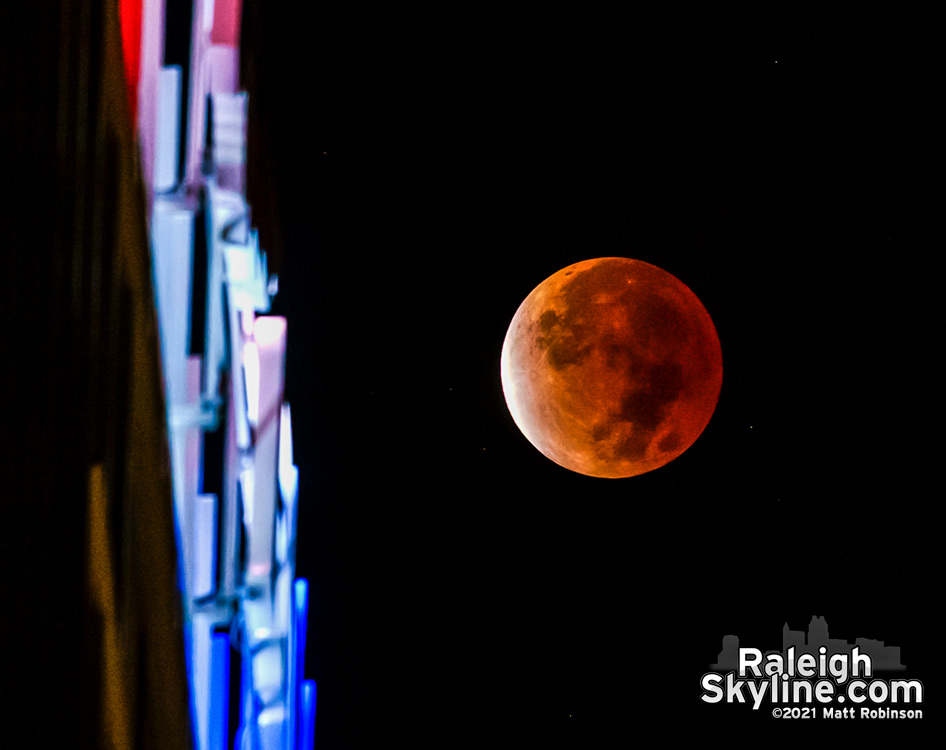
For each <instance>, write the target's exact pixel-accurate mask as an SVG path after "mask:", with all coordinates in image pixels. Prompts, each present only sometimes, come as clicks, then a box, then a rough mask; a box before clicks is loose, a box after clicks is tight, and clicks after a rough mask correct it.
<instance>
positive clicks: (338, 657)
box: [250, 4, 944, 750]
mask: <svg viewBox="0 0 946 750" xmlns="http://www.w3.org/2000/svg"><path fill="white" fill-rule="evenodd" d="M307 12H308V13H310V15H305V14H306V13H307ZM300 13H301V14H300ZM574 13H575V12H574V11H572V12H571V13H565V12H564V11H560V12H558V14H554V13H552V12H550V11H548V10H545V11H543V12H541V13H537V14H526V13H514V14H510V13H509V12H508V11H502V12H500V11H496V12H488V11H485V10H481V9H478V8H474V7H471V8H469V9H467V10H464V9H459V8H450V9H444V8H442V9H440V11H438V13H435V14H426V13H419V12H418V13H416V14H415V15H409V14H406V13H403V12H402V11H401V10H398V11H391V10H389V11H381V12H380V14H379V12H378V11H376V10H374V9H371V10H370V11H369V9H368V8H362V9H351V10H349V11H341V10H337V9H336V10H328V11H326V10H319V11H301V12H300V11H299V9H298V8H297V7H290V6H281V5H279V4H268V5H267V6H266V8H265V10H264V17H263V19H262V24H263V26H264V29H265V34H264V38H265V40H266V47H265V50H264V51H265V52H266V54H264V55H262V57H261V61H260V66H261V69H260V70H261V78H262V80H263V81H264V85H265V86H268V87H269V88H268V91H269V93H268V94H266V96H268V97H270V98H269V100H268V101H269V106H268V108H267V112H266V116H267V117H268V118H269V119H268V122H269V126H270V127H271V128H272V131H271V132H272V137H273V141H274V145H273V152H272V153H273V157H272V158H273V163H272V164H268V165H253V164H251V165H250V169H251V170H252V169H269V170H271V171H272V172H273V174H274V175H275V184H276V185H277V192H278V203H279V207H280V211H281V217H282V221H281V226H282V231H283V249H282V256H283V257H282V262H281V264H280V293H279V297H278V298H277V301H276V312H277V313H279V314H285V315H287V316H288V319H289V343H288V365H287V367H288V376H287V377H288V382H287V398H288V400H289V401H290V403H291V405H292V409H293V427H294V431H295V435H294V437H295V441H296V448H295V450H296V461H297V463H298V464H299V467H300V471H301V480H300V482H301V484H300V502H301V511H300V513H301V516H300V523H301V525H300V529H299V537H298V542H299V551H298V564H299V571H300V574H302V575H304V576H306V577H307V578H308V579H309V580H310V583H311V590H310V591H311V604H310V631H309V633H310V635H309V651H308V654H307V672H308V676H313V677H315V679H316V680H317V681H318V684H319V706H318V718H317V743H318V746H319V747H320V748H322V749H323V750H325V748H356V747H378V746H381V745H380V744H378V743H380V742H382V741H385V740H386V741H390V742H395V741H396V742H398V744H399V745H401V744H403V745H404V746H405V747H406V746H410V747H417V748H419V747H438V748H449V747H456V746H459V745H461V744H462V743H463V742H464V741H467V740H469V741H471V742H473V743H474V744H477V745H478V746H480V747H543V748H550V747H552V748H555V747H562V748H572V747H574V748H588V747H609V746H611V745H609V744H606V743H605V742H604V740H608V741H612V742H613V743H614V745H613V746H615V747H617V746H626V745H627V743H629V742H631V741H633V740H635V739H638V738H639V736H640V733H641V732H643V731H644V730H645V729H647V730H649V729H651V728H654V727H657V728H662V729H663V730H664V731H666V732H669V733H670V736H676V735H678V734H682V733H686V734H688V733H689V732H691V731H697V732H703V731H713V730H716V729H725V731H727V732H729V733H731V732H732V731H733V730H735V731H737V732H748V731H752V732H757V733H759V734H757V735H755V736H758V737H759V738H761V739H764V738H766V737H769V736H772V737H774V736H776V735H778V736H783V737H784V736H786V735H787V736H793V735H796V734H797V735H798V737H799V738H811V737H815V736H819V735H821V734H822V733H823V732H824V730H825V729H826V727H824V726H823V725H821V724H818V725H816V724H815V723H814V722H812V723H809V724H807V725H803V723H802V722H795V723H791V722H785V721H782V722H779V721H777V720H776V719H774V718H773V717H772V716H771V713H770V710H768V709H767V706H769V704H767V703H766V704H764V705H763V708H762V709H760V711H758V712H754V711H752V710H751V708H750V707H749V706H726V705H717V706H708V705H704V704H703V703H702V702H701V701H700V700H699V696H700V694H701V692H702V691H701V689H700V685H699V681H700V677H701V676H702V674H703V673H704V672H706V671H707V665H708V664H710V663H711V662H714V661H715V660H716V656H717V654H718V652H719V650H720V647H721V641H722V637H723V636H724V635H726V634H736V635H738V636H739V637H740V640H741V641H742V644H743V645H748V646H755V647H758V648H760V649H763V650H765V649H770V648H772V649H775V648H780V647H781V629H782V625H783V623H785V622H786V621H787V622H788V623H789V625H790V626H791V627H792V628H793V629H796V630H805V629H807V626H808V622H809V620H810V619H811V617H812V616H813V615H823V616H824V617H825V618H826V619H827V622H828V624H829V627H830V630H831V635H832V637H838V638H845V639H847V640H850V641H853V640H854V638H856V637H869V638H875V639H880V640H884V641H886V642H887V643H888V644H890V645H899V646H900V647H901V648H902V659H903V663H904V664H906V665H907V667H908V671H907V672H906V674H907V675H908V676H910V677H915V678H920V679H923V680H924V684H925V685H926V686H927V690H928V691H929V694H928V698H927V702H926V705H925V706H924V708H925V709H927V719H925V721H926V722H927V728H929V724H930V723H931V722H932V721H933V720H934V716H933V715H934V714H938V713H939V711H938V710H937V702H938V699H937V697H936V693H938V692H940V690H941V687H942V686H941V685H940V684H939V683H938V680H937V678H936V676H935V675H934V674H932V669H933V667H932V664H933V659H934V654H933V648H934V646H935V644H936V641H934V640H933V636H934V635H935V631H936V627H935V624H934V622H933V621H932V614H931V613H932V611H933V599H934V597H937V595H938V594H939V593H940V585H939V584H940V579H939V577H938V576H937V577H936V578H935V579H934V577H933V574H932V560H933V551H932V550H933V548H934V545H936V546H938V543H939V540H940V537H941V531H942V530H941V527H940V526H939V525H934V524H933V523H932V521H931V519H932V516H933V512H934V511H933V509H934V507H936V506H937V505H938V504H939V502H940V496H941V492H942V490H941V488H939V486H938V483H934V482H933V477H934V467H935V466H936V465H937V464H938V461H939V457H938V456H935V455H934V450H935V449H936V448H939V447H940V446H941V445H942V441H941V438H940V432H941V425H942V423H943V416H944V415H943V401H942V394H941V378H940V377H938V376H937V375H936V373H937V372H938V371H939V370H940V366H939V365H938V364H937V363H938V359H937V358H936V353H937V350H938V349H939V348H940V345H941V341H942V328H941V325H939V324H940V323H941V320H942V317H941V312H940V309H941V308H940V300H941V299H942V296H941V294H940V293H939V291H938V289H936V288H934V287H938V283H937V282H938V278H936V276H937V274H936V272H935V270H934V262H933V260H934V257H936V258H938V256H939V255H940V248H941V246H942V237H941V231H940V225H941V221H940V219H941V218H942V205H943V202H942V201H943V189H942V176H941V173H942V169H941V168H942V146H941V140H942V133H943V120H942V116H941V109H942V101H943V97H942V94H943V91H942V88H943V87H942V66H941V65H940V64H938V63H936V64H934V61H933V60H932V52H933V51H934V50H935V49H936V48H935V47H932V46H931V44H930V43H929V42H928V41H927V40H926V39H925V38H924V34H927V33H929V32H928V31H927V29H929V30H930V31H931V26H932V24H931V20H930V19H922V18H905V17H898V18H890V17H879V16H878V17H872V16H869V15H867V14H865V13H860V14H853V15H843V16H842V15H838V16H837V17H833V18H832V17H827V16H819V17H817V18H802V17H792V14H790V13H789V12H788V11H785V13H784V14H778V13H774V12H773V13H771V14H769V15H766V16H763V15H757V16H748V17H747V16H744V15H735V14H734V15H731V16H728V17H726V16H725V15H724V14H720V13H719V12H718V11H715V10H714V11H705V12H704V15H703V16H701V17H692V16H686V17H684V15H683V14H684V10H683V9H682V8H681V9H679V10H678V11H677V13H678V14H679V16H669V15H668V17H663V18H656V17H642V16H633V15H630V14H626V15H625V16H622V17H618V16H615V15H608V14H604V15H595V14H594V13H592V12H591V11H582V12H580V13H578V14H577V15H575V14H574ZM261 96H263V95H262V94H261ZM934 224H935V225H936V233H935V234H934V230H933V227H934ZM262 242H263V245H264V246H265V244H266V237H265V236H263V237H262ZM602 256H625V257H630V258H636V259H640V260H644V261H646V262H648V263H652V264H654V265H657V266H659V267H661V268H663V269H664V270H666V271H669V272H670V273H672V274H673V275H675V276H676V277H677V278H679V279H680V280H682V281H683V282H684V283H685V284H686V285H687V286H689V287H690V289H692V290H693V291H694V292H695V293H696V295H697V296H698V297H699V298H700V300H701V301H702V302H703V304H704V306H705V307H706V308H707V310H708V311H709V313H710V315H711V316H712V318H713V320H714V322H715V325H716V328H717V331H718V333H719V338H720V342H721V345H722V351H723V387H722V392H721V395H720V399H719V404H718V407H717V409H716V413H715V415H714V416H713V419H712V420H711V422H710V424H709V426H708V427H707V429H706V430H705V431H704V433H703V434H702V436H701V437H700V438H699V439H698V440H697V442H696V443H695V444H694V445H693V446H692V447H691V448H690V449H689V450H688V451H687V452H686V453H684V454H683V455H682V456H681V457H680V458H678V459H676V460H675V461H673V462H671V463H670V464H668V465H667V466H665V467H663V468H661V469H658V470H656V471H654V472H651V473H649V474H645V475H643V476H639V477H633V478H630V479H622V480H604V479H593V478H590V477H586V476H582V475H578V474H575V473H572V472H569V471H567V470H566V469H563V468H561V467H559V466H557V465H556V464H554V463H552V462H551V461H550V460H548V459H547V458H545V457H544V456H542V455H541V454H540V453H539V452H538V451H537V450H536V449H535V448H533V447H532V445H531V444H529V443H528V441H527V440H526V439H525V438H524V437H523V436H522V434H521V433H520V432H519V431H518V429H517V427H516V426H515V424H514V423H513V421H512V418H511V416H510V414H509V412H508V410H507V409H506V406H505V402H504V398H503V394H502V387H501V383H500V374H499V358H500V351H501V347H502V341H503V337H504V335H505V332H506V328H507V326H508V325H509V321H510V320H511V318H512V316H513V314H514V313H515V311H516V309H517V307H518V305H519V304H520V302H521V301H522V300H523V299H524V298H525V297H526V295H527V294H528V293H529V292H530V291H531V290H532V289H533V288H534V287H535V286H536V285H537V284H539V283H540V282H541V281H542V280H543V279H545V278H547V277H548V276H549V275H551V274H552V273H554V272H555V271H557V270H559V269H560V268H563V267H564V266H567V265H569V264H571V263H574V262H577V261H580V260H585V259H588V258H595V257H602ZM934 580H935V581H936V584H937V586H936V588H935V589H934ZM905 723H906V722H898V723H896V724H895V726H891V725H890V724H884V726H882V727H875V726H873V725H871V726H867V725H866V724H865V723H862V724H861V725H859V726H857V727H852V726H846V727H844V728H843V730H844V731H840V732H839V733H840V735H841V736H851V737H853V736H854V735H855V734H856V733H858V731H860V732H863V731H866V730H870V731H881V730H883V731H882V732H881V733H890V734H891V735H893V736H901V735H902V736H903V737H905V736H906V733H908V732H915V731H916V729H917V726H916V725H915V724H912V725H910V726H908V727H907V726H904V724H905ZM872 724H877V722H874V723H872ZM835 729H836V730H837V728H835ZM727 736H733V735H732V734H728V735H727ZM406 738H410V739H409V741H408V740H407V739H406ZM402 740H403V742H402ZM405 743H406V744H405Z"/></svg>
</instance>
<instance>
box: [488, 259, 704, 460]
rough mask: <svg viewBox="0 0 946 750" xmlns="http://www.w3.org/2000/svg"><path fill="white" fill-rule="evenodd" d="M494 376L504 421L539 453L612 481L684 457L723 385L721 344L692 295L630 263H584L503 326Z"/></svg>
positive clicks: (659, 273) (542, 289)
mask: <svg viewBox="0 0 946 750" xmlns="http://www.w3.org/2000/svg"><path fill="white" fill-rule="evenodd" d="M501 371H502V386H503V393H504V395H505V397H506V403H507V405H508V406H509V411H510V412H511V413H512V417H513V419H514V420H515V423H516V425H517V426H518V427H519V429H520V430H522V432H523V434H524V435H525V436H526V438H528V440H529V441H530V442H531V443H532V444H533V445H534V446H535V447H536V448H538V450H539V451H541V452H542V453H543V454H544V455H545V456H547V457H548V458H550V459H551V460H552V461H554V462H555V463H557V464H559V465H560V466H563V467H565V468H566V469H570V470H572V471H576V472H578V473H580V474H585V475H588V476H594V477H610V478H619V477H631V476H636V475H639V474H643V473H645V472H648V471H652V470H654V469H657V468H659V467H661V466H664V465H665V464H667V463H668V462H670V461H672V460H673V459H675V458H677V457H678V456H679V455H680V454H682V453H683V452H684V451H685V450H687V449H688V448H689V447H690V446H691V445H692V444H693V443H694V441H696V439H697V438H698V437H699V436H700V434H701V433H702V432H703V430H704V428H705V427H706V425H707V424H708V423H709V420H710V417H711V416H712V415H713V411H714V409H715V408H716V403H717V401H718V399H719V392H720V388H721V386H722V378H723V368H722V351H721V349H720V345H719V338H718V336H717V334H716V329H715V327H714V326H713V321H712V319H711V318H710V316H709V313H707V311H706V309H705V308H704V307H703V305H702V303H701V302H700V301H699V299H697V297H696V295H695V294H693V292H692V291H690V289H689V288H688V287H687V286H686V285H685V284H683V283H682V282H681V281H680V280H678V279H677V278H675V277H674V276H672V275H671V274H669V273H667V272H666V271H663V270H661V269H660V268H657V267H656V266H652V265H650V264H649V263H644V262H643V261H639V260H631V259H628V258H597V259H594V260H585V261H582V262H580V263H575V264H573V265H571V266H568V267H567V268H563V269H562V270H560V271H558V272H557V273H555V274H553V275H552V276H550V277H549V278H547V279H546V280H545V281H543V282H542V283H541V284H539V286H537V287H536V288H535V289H534V290H533V291H532V292H531V293H530V294H529V296H528V297H526V299H525V300H524V301H523V303H522V304H521V305H520V306H519V309H518V310H517V311H516V314H515V315H514V316H513V319H512V322H511V323H510V325H509V329H508V331H507V333H506V338H505V340H504V342H503V350H502V358H501Z"/></svg>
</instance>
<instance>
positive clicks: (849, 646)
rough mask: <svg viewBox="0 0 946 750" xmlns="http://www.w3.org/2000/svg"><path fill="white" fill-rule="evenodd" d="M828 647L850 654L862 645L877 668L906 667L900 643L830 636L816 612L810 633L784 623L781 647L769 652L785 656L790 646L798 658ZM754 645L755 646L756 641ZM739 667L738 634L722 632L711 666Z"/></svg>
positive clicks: (809, 626) (718, 667)
mask: <svg viewBox="0 0 946 750" xmlns="http://www.w3.org/2000/svg"><path fill="white" fill-rule="evenodd" d="M822 646H823V647H825V649H826V653H827V654H828V655H831V654H848V655H850V654H851V653H852V652H853V650H854V648H855V647H856V648H857V649H859V651H860V653H862V654H867V655H868V656H869V657H870V659H871V666H872V668H873V670H874V671H899V670H902V669H906V667H905V666H904V665H903V664H901V663H900V647H899V646H887V645H885V644H884V642H883V641H877V640H872V639H870V638H857V639H855V641H854V643H849V642H848V641H846V640H844V639H839V638H831V637H830V636H829V632H828V623H827V621H826V620H825V618H824V617H819V616H814V617H812V618H811V621H810V622H809V624H808V631H807V633H806V632H805V631H803V630H791V629H790V628H789V627H788V623H787V622H786V623H785V624H784V625H783V626H782V649H781V651H776V650H770V651H766V652H765V653H766V654H776V653H777V654H781V655H782V656H783V657H786V656H787V654H788V650H789V649H790V648H794V649H795V659H796V660H797V659H798V657H799V656H801V655H802V654H811V655H812V656H814V657H815V658H816V659H817V658H818V656H819V655H820V650H819V649H820V648H821V647H822ZM753 647H756V648H757V646H755V644H753ZM738 667H739V638H738V637H737V636H735V635H726V636H723V644H722V650H721V651H720V652H719V656H718V657H717V660H716V663H715V664H711V665H710V668H711V669H714V670H717V671H721V672H728V671H735V670H736V669H738Z"/></svg>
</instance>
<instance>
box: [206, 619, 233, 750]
mask: <svg viewBox="0 0 946 750" xmlns="http://www.w3.org/2000/svg"><path fill="white" fill-rule="evenodd" d="M210 653H211V657H210V658H211V664H212V675H213V677H212V679H211V681H210V750H227V727H228V726H229V715H228V714H229V707H230V636H229V635H228V634H227V633H216V634H214V636H213V642H212V645H211V652H210Z"/></svg>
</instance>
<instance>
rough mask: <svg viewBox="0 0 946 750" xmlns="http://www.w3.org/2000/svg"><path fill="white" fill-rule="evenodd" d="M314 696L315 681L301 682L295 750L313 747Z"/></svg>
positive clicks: (310, 749) (305, 749) (307, 749)
mask: <svg viewBox="0 0 946 750" xmlns="http://www.w3.org/2000/svg"><path fill="white" fill-rule="evenodd" d="M315 695H316V690H315V680H303V681H302V696H301V704H302V705H301V710H300V712H299V745H298V748H297V750H313V749H314V747H315Z"/></svg>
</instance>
